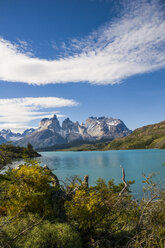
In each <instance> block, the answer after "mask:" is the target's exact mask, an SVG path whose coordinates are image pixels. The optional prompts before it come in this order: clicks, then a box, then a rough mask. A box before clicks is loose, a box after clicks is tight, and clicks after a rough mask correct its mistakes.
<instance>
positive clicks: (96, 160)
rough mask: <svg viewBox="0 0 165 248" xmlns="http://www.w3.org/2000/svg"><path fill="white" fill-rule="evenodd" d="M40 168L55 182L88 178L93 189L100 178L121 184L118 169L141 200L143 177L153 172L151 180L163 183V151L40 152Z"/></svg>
mask: <svg viewBox="0 0 165 248" xmlns="http://www.w3.org/2000/svg"><path fill="white" fill-rule="evenodd" d="M41 155H42V157H41V158H40V161H41V164H42V165H44V164H47V165H48V166H49V168H50V169H56V170H55V171H54V173H55V174H56V175H57V176H58V178H59V179H62V180H64V179H65V178H66V177H69V176H73V175H78V176H80V177H81V178H82V179H83V177H84V176H85V175H89V184H90V185H94V184H95V182H96V180H97V179H98V178H99V177H101V178H103V179H105V180H106V181H108V180H109V179H112V178H114V180H115V183H120V182H121V177H122V172H121V167H120V165H121V166H122V167H124V169H125V174H126V180H135V184H134V185H132V186H131V190H132V193H133V195H134V196H135V197H136V198H139V197H142V188H143V186H144V185H143V183H142V180H143V179H144V178H143V174H146V175H148V174H150V173H152V172H156V173H157V175H156V176H155V177H154V180H155V181H156V182H158V183H161V184H163V183H164V182H165V166H163V164H164V163H165V150H127V151H123V150H122V151H87V152H41Z"/></svg>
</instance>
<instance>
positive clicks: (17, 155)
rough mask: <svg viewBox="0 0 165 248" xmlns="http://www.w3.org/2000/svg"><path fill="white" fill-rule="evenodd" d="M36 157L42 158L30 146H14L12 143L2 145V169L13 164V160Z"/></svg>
mask: <svg viewBox="0 0 165 248" xmlns="http://www.w3.org/2000/svg"><path fill="white" fill-rule="evenodd" d="M34 157H40V154H38V153H37V152H36V151H34V150H33V147H32V146H31V145H30V144H29V147H28V148H25V147H19V146H14V145H12V144H10V143H9V144H2V145H0V168H1V167H2V166H4V165H6V164H10V163H12V161H13V160H17V159H21V158H34Z"/></svg>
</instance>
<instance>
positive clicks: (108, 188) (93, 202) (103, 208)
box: [65, 179, 133, 236]
mask: <svg viewBox="0 0 165 248" xmlns="http://www.w3.org/2000/svg"><path fill="white" fill-rule="evenodd" d="M123 186H124V185H123V184H122V183H121V184H119V185H115V184H114V181H113V180H110V181H109V182H108V184H106V183H105V181H104V180H102V179H99V180H98V181H97V184H96V186H95V187H89V188H85V187H83V185H82V186H80V187H79V188H78V190H77V191H76V192H75V194H74V195H73V197H72V200H71V201H66V202H65V208H66V213H67V216H68V219H69V221H70V222H71V223H72V225H73V226H75V227H77V228H78V230H79V231H80V232H82V233H84V232H85V233H86V232H87V233H88V235H89V234H90V235H94V236H98V233H105V232H106V233H107V234H108V235H110V233H113V234H117V233H118V230H119V228H120V230H121V231H122V230H124V229H125V227H126V224H127V218H128V216H129V215H130V209H131V207H132V206H133V202H132V201H131V197H130V196H129V194H128V192H125V193H124V195H123V197H119V192H120V191H121V190H122V189H123Z"/></svg>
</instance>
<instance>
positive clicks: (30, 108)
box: [0, 97, 78, 131]
mask: <svg viewBox="0 0 165 248" xmlns="http://www.w3.org/2000/svg"><path fill="white" fill-rule="evenodd" d="M76 105H78V103H77V102H76V101H74V100H72V99H64V98H57V97H25V98H10V99H0V130H1V129H3V128H5V129H7V128H8V129H11V130H13V131H23V130H24V129H26V128H29V127H31V126H30V122H31V121H34V120H41V119H42V118H45V117H51V116H52V115H53V114H57V116H58V117H63V115H62V114H61V113H60V112H59V111H56V109H57V108H61V107H72V106H76ZM50 109H51V110H52V111H50Z"/></svg>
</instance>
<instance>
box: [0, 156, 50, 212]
mask: <svg viewBox="0 0 165 248" xmlns="http://www.w3.org/2000/svg"><path fill="white" fill-rule="evenodd" d="M31 163H32V164H31V165H29V164H24V165H21V166H19V168H14V169H12V170H9V171H7V172H6V173H5V174H4V175H1V180H0V186H1V188H3V189H4V196H5V197H4V199H5V200H4V201H3V202H1V204H0V206H1V207H2V208H4V207H5V209H6V211H7V213H8V214H10V215H15V214H16V213H18V212H20V211H23V212H38V213H40V214H48V213H49V212H50V211H51V191H52V186H51V183H53V178H52V174H51V172H50V171H49V170H48V169H44V168H42V167H41V166H40V165H39V164H38V163H37V161H31Z"/></svg>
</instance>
